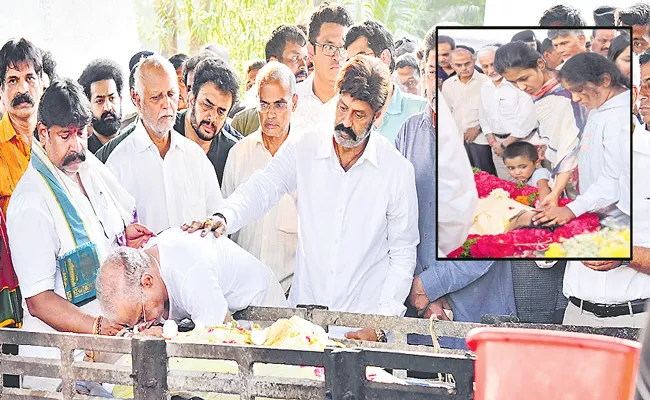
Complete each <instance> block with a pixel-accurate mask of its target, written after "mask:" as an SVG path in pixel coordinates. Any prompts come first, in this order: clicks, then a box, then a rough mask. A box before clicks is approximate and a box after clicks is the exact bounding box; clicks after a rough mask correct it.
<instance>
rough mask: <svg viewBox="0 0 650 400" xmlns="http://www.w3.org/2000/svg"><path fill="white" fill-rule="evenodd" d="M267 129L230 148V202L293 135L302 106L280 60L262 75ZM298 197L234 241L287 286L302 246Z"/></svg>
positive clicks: (285, 199)
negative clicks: (295, 116) (292, 126)
mask: <svg viewBox="0 0 650 400" xmlns="http://www.w3.org/2000/svg"><path fill="white" fill-rule="evenodd" d="M257 91H258V97H259V104H258V106H257V112H258V114H259V120H260V121H261V127H260V129H258V130H257V131H256V132H254V133H252V134H250V135H248V136H247V137H245V138H244V139H242V140H241V141H240V142H239V143H237V144H235V146H234V147H233V148H232V150H230V154H229V155H228V161H227V162H226V169H225V171H224V177H223V185H222V187H221V191H222V193H223V196H224V198H228V197H229V196H230V195H231V194H232V193H233V192H234V191H235V189H237V187H238V186H240V185H241V184H243V183H244V182H246V181H247V180H248V179H249V178H250V177H251V175H252V174H253V173H254V172H255V171H258V170H263V169H264V168H265V167H266V166H267V165H268V164H269V162H271V159H272V158H273V157H274V156H275V155H276V154H277V152H278V150H279V149H280V147H281V146H282V144H283V143H284V142H285V141H286V140H287V138H288V137H289V130H290V129H289V128H290V126H289V122H290V121H291V115H292V113H293V111H294V110H295V109H296V107H297V105H298V95H297V94H296V82H295V75H294V72H293V71H292V70H291V69H290V68H289V67H288V66H286V65H284V64H280V63H279V62H277V61H270V62H269V63H267V64H266V65H265V66H264V67H263V68H262V69H261V70H260V72H259V74H258V75H257ZM296 197H297V196H296V194H295V193H292V194H285V195H283V196H282V198H281V199H280V201H279V202H278V204H276V205H275V206H273V208H271V209H270V210H269V211H268V212H266V214H265V215H264V216H263V217H262V218H259V219H257V220H255V221H254V222H251V223H250V224H248V225H246V226H245V227H243V228H242V229H240V230H239V232H235V233H233V234H232V235H231V237H230V238H231V239H232V240H233V241H235V242H236V243H237V244H238V245H240V246H241V247H242V248H243V249H244V250H246V251H248V252H249V253H251V254H252V255H254V256H255V257H257V258H259V259H260V260H261V261H262V263H264V264H266V265H267V266H268V267H269V268H271V270H272V271H273V272H274V274H275V276H276V278H277V279H278V280H279V281H280V284H281V285H282V288H283V289H284V290H287V289H288V288H289V287H290V286H291V280H292V278H293V269H294V265H295V258H296V245H297V243H298V211H297V210H296V206H295V204H294V202H295V200H296Z"/></svg>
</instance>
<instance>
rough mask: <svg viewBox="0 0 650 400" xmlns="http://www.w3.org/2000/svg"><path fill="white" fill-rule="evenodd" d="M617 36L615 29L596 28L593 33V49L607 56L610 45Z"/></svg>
mask: <svg viewBox="0 0 650 400" xmlns="http://www.w3.org/2000/svg"><path fill="white" fill-rule="evenodd" d="M615 37H616V30H615V29H594V30H593V34H592V35H591V51H592V52H593V53H598V54H600V55H601V56H603V57H607V52H609V46H610V45H611V44H612V40H614V38H615Z"/></svg>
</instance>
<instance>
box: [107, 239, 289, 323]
mask: <svg viewBox="0 0 650 400" xmlns="http://www.w3.org/2000/svg"><path fill="white" fill-rule="evenodd" d="M97 299H98V300H99V303H100V304H101V307H102V311H103V312H104V314H105V315H107V316H110V318H111V319H113V320H115V321H118V322H119V323H120V324H121V325H123V326H128V327H135V326H136V325H139V324H146V323H150V322H152V321H158V320H160V318H164V319H165V320H174V321H177V322H180V321H182V320H183V319H186V318H189V319H191V320H192V321H194V322H195V323H196V322H199V321H200V322H202V323H203V324H205V325H206V326H215V325H221V324H223V323H225V322H228V321H229V320H230V318H231V314H232V313H234V312H236V311H239V310H242V309H244V308H246V307H248V306H251V305H253V306H266V307H287V301H286V299H285V298H284V292H283V291H282V288H281V287H280V284H279V283H278V281H277V280H276V279H275V276H273V272H271V270H270V269H269V268H268V267H266V266H265V265H264V264H262V263H261V262H260V261H259V260H258V259H257V258H255V257H253V256H252V255H251V254H250V253H247V252H246V251H245V250H244V249H242V248H241V247H239V246H237V245H236V244H234V243H233V242H232V241H231V240H230V239H228V238H226V237H221V238H215V237H211V238H209V239H203V238H201V237H199V236H195V235H190V234H188V233H186V232H183V231H182V230H180V229H179V228H171V229H169V230H166V231H165V232H163V233H161V234H160V235H159V236H157V237H155V238H152V239H151V240H150V241H149V242H148V243H147V247H146V249H142V250H135V249H129V248H124V247H122V248H119V249H115V250H114V251H113V252H111V253H110V254H109V255H108V257H106V261H104V263H103V264H102V267H101V268H100V269H99V272H98V273H97Z"/></svg>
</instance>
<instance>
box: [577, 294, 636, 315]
mask: <svg viewBox="0 0 650 400" xmlns="http://www.w3.org/2000/svg"><path fill="white" fill-rule="evenodd" d="M569 301H570V302H571V303H573V304H574V305H575V306H576V307H578V308H582V309H583V310H584V311H587V312H590V313H592V314H594V315H595V316H596V317H598V318H608V317H619V316H621V315H631V314H640V313H642V312H645V310H646V302H647V299H639V300H633V301H628V302H627V303H621V304H600V303H592V302H590V301H586V300H580V299H579V298H577V297H573V296H572V297H569Z"/></svg>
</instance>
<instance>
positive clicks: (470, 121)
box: [442, 70, 490, 145]
mask: <svg viewBox="0 0 650 400" xmlns="http://www.w3.org/2000/svg"><path fill="white" fill-rule="evenodd" d="M489 80H490V78H488V77H487V76H485V75H483V74H481V73H479V72H477V71H476V70H475V71H474V74H472V77H471V78H470V79H469V81H468V82H467V83H463V82H461V81H460V78H459V77H458V75H455V76H452V77H450V78H449V79H447V80H446V81H445V83H444V84H443V85H442V94H443V95H444V96H445V100H446V101H447V104H448V105H449V110H450V111H451V114H452V115H453V116H454V120H455V121H456V126H457V127H458V131H459V133H460V134H461V135H463V134H464V133H465V131H467V130H468V129H470V128H474V127H477V126H479V118H478V109H479V107H480V104H481V87H482V86H483V84H484V83H485V82H487V81H489ZM473 143H474V144H485V145H487V144H488V142H487V138H486V137H485V135H480V134H479V135H478V136H476V139H474V142H473Z"/></svg>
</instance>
